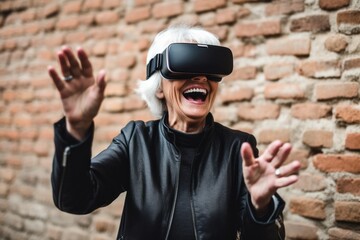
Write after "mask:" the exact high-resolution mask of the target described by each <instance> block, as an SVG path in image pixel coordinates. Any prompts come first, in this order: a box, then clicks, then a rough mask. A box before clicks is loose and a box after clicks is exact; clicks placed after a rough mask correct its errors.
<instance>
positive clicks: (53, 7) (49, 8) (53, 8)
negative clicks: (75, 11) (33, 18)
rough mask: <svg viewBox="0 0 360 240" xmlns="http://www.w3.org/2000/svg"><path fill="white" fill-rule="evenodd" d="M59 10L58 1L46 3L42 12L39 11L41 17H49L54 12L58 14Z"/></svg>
mask: <svg viewBox="0 0 360 240" xmlns="http://www.w3.org/2000/svg"><path fill="white" fill-rule="evenodd" d="M59 11H60V6H59V4H58V3H51V4H48V5H46V6H45V7H44V8H43V10H42V12H41V13H40V16H41V17H42V18H47V17H50V16H53V15H55V14H58V13H59Z"/></svg>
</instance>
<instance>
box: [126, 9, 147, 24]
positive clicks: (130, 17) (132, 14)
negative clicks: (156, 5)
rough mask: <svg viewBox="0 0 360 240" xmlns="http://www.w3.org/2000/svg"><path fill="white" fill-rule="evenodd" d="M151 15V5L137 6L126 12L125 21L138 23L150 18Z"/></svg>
mask: <svg viewBox="0 0 360 240" xmlns="http://www.w3.org/2000/svg"><path fill="white" fill-rule="evenodd" d="M150 15H151V12H150V7H148V6H145V7H137V8H134V9H131V10H128V11H127V12H126V14H125V21H126V22H127V23H136V22H140V21H142V20H146V19H148V18H150Z"/></svg>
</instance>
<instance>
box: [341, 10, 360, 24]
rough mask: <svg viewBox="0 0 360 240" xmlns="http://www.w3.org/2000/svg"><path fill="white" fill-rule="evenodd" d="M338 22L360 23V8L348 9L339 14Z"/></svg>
mask: <svg viewBox="0 0 360 240" xmlns="http://www.w3.org/2000/svg"><path fill="white" fill-rule="evenodd" d="M336 20H337V24H354V25H355V24H360V10H346V11H342V12H339V13H338V14H337V18H336Z"/></svg>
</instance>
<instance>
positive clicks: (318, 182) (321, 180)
mask: <svg viewBox="0 0 360 240" xmlns="http://www.w3.org/2000/svg"><path fill="white" fill-rule="evenodd" d="M294 187H295V188H298V189H300V190H302V191H304V192H317V191H322V190H324V189H325V188H326V178H325V177H324V176H322V175H314V174H310V173H301V174H300V175H299V180H298V181H297V182H296V183H295V184H294Z"/></svg>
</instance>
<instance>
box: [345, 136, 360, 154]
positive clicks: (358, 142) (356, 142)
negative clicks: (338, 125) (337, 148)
mask: <svg viewBox="0 0 360 240" xmlns="http://www.w3.org/2000/svg"><path fill="white" fill-rule="evenodd" d="M345 147H346V148H347V149H351V150H360V133H348V134H347V135H346V139H345Z"/></svg>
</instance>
